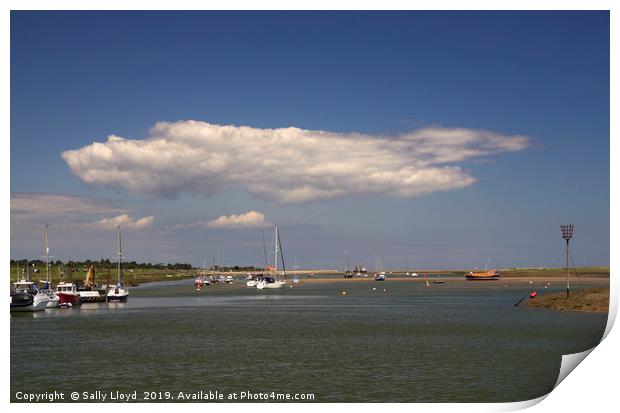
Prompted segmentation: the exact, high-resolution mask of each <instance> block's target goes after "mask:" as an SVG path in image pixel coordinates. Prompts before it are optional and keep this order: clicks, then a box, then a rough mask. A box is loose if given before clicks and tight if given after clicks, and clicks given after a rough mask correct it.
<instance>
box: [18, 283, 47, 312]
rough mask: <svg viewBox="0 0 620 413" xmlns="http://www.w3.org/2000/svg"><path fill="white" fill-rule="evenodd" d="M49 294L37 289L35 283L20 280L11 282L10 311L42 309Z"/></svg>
mask: <svg viewBox="0 0 620 413" xmlns="http://www.w3.org/2000/svg"><path fill="white" fill-rule="evenodd" d="M49 301H50V299H49V296H48V295H47V294H45V293H42V292H40V291H39V289H38V288H37V286H36V285H35V283H33V282H32V281H27V280H20V281H17V282H14V283H13V291H12V292H11V311H12V312H17V311H19V312H25V311H43V310H45V309H46V308H47V304H48V303H49Z"/></svg>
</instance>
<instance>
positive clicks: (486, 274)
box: [465, 270, 500, 281]
mask: <svg viewBox="0 0 620 413" xmlns="http://www.w3.org/2000/svg"><path fill="white" fill-rule="evenodd" d="M499 278H500V274H499V272H497V270H489V271H470V272H468V273H467V274H465V279H466V280H469V281H490V280H491V281H492V280H499Z"/></svg>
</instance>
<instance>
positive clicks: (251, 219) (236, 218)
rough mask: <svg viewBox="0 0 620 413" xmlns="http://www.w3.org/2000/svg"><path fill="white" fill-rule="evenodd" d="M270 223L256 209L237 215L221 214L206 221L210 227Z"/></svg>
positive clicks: (265, 224)
mask: <svg viewBox="0 0 620 413" xmlns="http://www.w3.org/2000/svg"><path fill="white" fill-rule="evenodd" d="M270 225H271V223H269V221H267V220H266V219H265V215H264V214H262V213H260V212H256V211H250V212H246V213H245V214H239V215H234V214H233V215H222V216H220V217H218V218H216V219H214V220H212V221H209V222H208V223H207V226H208V227H211V228H264V227H268V226H270Z"/></svg>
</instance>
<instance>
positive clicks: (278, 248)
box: [256, 225, 286, 290]
mask: <svg viewBox="0 0 620 413" xmlns="http://www.w3.org/2000/svg"><path fill="white" fill-rule="evenodd" d="M274 243H275V248H274V266H273V275H272V276H264V277H263V278H262V279H261V280H259V281H258V282H257V283H256V288H257V289H259V290H262V289H265V288H267V289H273V288H284V286H285V285H286V279H284V280H280V279H278V253H280V258H281V259H282V271H283V275H284V277H285V278H286V267H285V266H284V255H283V253H282V244H281V243H280V232H279V231H278V226H277V225H276V228H275V235H274Z"/></svg>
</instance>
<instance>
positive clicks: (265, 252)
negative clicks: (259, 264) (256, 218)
mask: <svg viewBox="0 0 620 413" xmlns="http://www.w3.org/2000/svg"><path fill="white" fill-rule="evenodd" d="M263 255H264V256H265V268H267V266H268V265H269V263H268V262H267V246H266V245H265V230H263Z"/></svg>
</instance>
